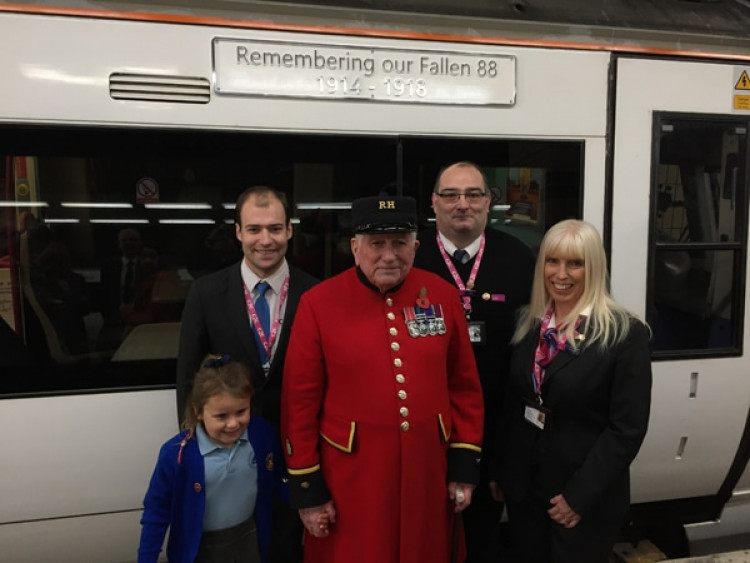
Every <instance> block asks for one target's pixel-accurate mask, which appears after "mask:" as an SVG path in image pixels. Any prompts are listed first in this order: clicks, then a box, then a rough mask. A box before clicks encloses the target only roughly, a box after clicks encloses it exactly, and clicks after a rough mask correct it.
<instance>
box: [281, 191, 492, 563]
mask: <svg viewBox="0 0 750 563" xmlns="http://www.w3.org/2000/svg"><path fill="white" fill-rule="evenodd" d="M352 219H353V226H354V233H355V235H354V237H353V238H352V240H351V248H352V252H353V254H354V258H355V263H356V267H354V268H351V269H349V270H347V271H345V272H343V273H341V274H339V275H338V276H335V277H333V278H331V279H329V280H327V281H325V282H323V283H321V284H319V285H318V286H316V287H314V288H313V289H311V290H309V291H308V292H307V293H306V294H305V295H304V296H303V297H302V299H301V301H300V304H299V309H298V312H297V317H296V319H295V322H294V326H293V328H292V332H291V339H290V342H289V348H288V351H287V356H286V365H285V369H284V377H283V379H282V381H283V388H282V422H281V423H282V436H283V440H284V449H285V456H286V461H287V467H288V470H289V474H290V493H291V500H292V504H293V506H294V507H295V508H298V509H299V512H300V517H301V518H302V521H303V523H304V525H305V528H306V537H305V561H306V562H307V563H315V562H321V563H323V562H325V563H351V562H356V563H369V562H372V563H424V562H426V561H429V562H430V563H447V562H448V561H450V560H463V559H462V553H463V545H462V544H461V542H462V541H463V540H462V538H463V534H459V533H455V532H456V528H455V526H454V518H455V517H456V513H458V512H460V511H462V510H463V509H464V508H466V507H467V506H468V505H469V504H470V503H471V495H472V491H473V489H474V487H475V484H476V483H477V481H478V477H479V459H480V454H481V447H480V445H481V443H482V421H483V406H482V405H483V402H482V391H481V387H480V384H479V378H478V375H477V368H476V364H475V361H474V354H473V352H472V348H471V343H470V342H469V337H468V330H467V327H466V320H465V317H464V314H463V310H462V308H461V304H460V301H459V299H458V298H457V296H456V290H455V288H454V287H453V286H451V285H450V284H448V283H447V282H446V281H445V280H443V279H441V278H440V277H438V276H437V275H435V274H432V273H429V272H426V271H424V270H420V269H417V268H412V264H413V262H414V255H415V252H416V249H417V246H418V244H419V243H418V241H417V240H416V230H417V223H416V205H415V202H414V200H413V199H412V198H407V197H393V196H382V197H372V198H363V199H359V200H356V201H354V202H353V204H352Z"/></svg>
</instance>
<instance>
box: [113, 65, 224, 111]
mask: <svg viewBox="0 0 750 563" xmlns="http://www.w3.org/2000/svg"><path fill="white" fill-rule="evenodd" d="M109 95H110V96H111V97H112V98H113V99H115V100H145V101H149V102H171V103H180V104H207V103H208V102H209V101H211V85H210V83H209V81H208V80H207V79H205V78H194V77H185V76H161V75H157V74H125V73H119V72H117V73H113V74H111V75H110V76H109Z"/></svg>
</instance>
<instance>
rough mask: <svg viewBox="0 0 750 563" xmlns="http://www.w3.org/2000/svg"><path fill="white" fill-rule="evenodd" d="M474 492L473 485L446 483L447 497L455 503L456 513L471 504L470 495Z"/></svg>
mask: <svg viewBox="0 0 750 563" xmlns="http://www.w3.org/2000/svg"><path fill="white" fill-rule="evenodd" d="M473 492H474V485H470V484H469V483H456V482H455V481H451V482H450V483H448V496H449V497H450V499H451V500H452V501H454V502H455V503H456V508H455V511H456V512H461V511H462V510H464V509H465V508H466V507H467V506H469V505H470V504H471V494H472V493H473Z"/></svg>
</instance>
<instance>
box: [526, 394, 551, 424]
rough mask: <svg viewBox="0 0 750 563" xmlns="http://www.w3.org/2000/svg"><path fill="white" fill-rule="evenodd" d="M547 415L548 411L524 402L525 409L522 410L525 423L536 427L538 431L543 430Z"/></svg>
mask: <svg viewBox="0 0 750 563" xmlns="http://www.w3.org/2000/svg"><path fill="white" fill-rule="evenodd" d="M549 415H550V410H549V409H546V408H544V407H543V406H542V405H540V404H537V403H532V402H528V401H527V402H526V408H525V409H524V410H523V418H524V419H525V420H526V422H528V423H529V424H532V425H534V426H536V427H537V428H539V430H544V426H545V424H547V423H548V422H549Z"/></svg>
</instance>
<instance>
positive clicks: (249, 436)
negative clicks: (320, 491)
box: [138, 355, 288, 563]
mask: <svg viewBox="0 0 750 563" xmlns="http://www.w3.org/2000/svg"><path fill="white" fill-rule="evenodd" d="M251 397H252V386H251V384H250V377H249V374H248V372H247V369H246V368H245V367H244V365H243V364H241V363H239V362H233V361H231V360H230V358H229V356H226V355H224V356H215V355H209V356H207V357H206V359H205V360H204V362H203V365H202V367H201V369H200V370H199V371H198V373H197V374H196V376H195V381H194V383H193V391H192V395H191V397H190V400H189V401H188V404H187V406H186V408H185V422H184V423H183V425H182V426H183V428H184V429H185V430H184V431H183V432H181V433H179V434H178V435H177V436H175V437H173V438H171V439H170V440H168V441H167V442H166V443H165V444H164V445H163V446H162V448H161V451H160V452H159V459H158V461H157V463H156V469H155V470H154V474H153V476H152V477H151V483H150V485H149V488H148V491H147V492H146V497H145V499H144V501H143V506H144V511H143V517H142V518H141V526H142V529H141V541H140V546H139V547H138V561H139V563H146V562H149V563H151V562H154V563H155V562H156V561H157V559H158V557H159V552H160V551H161V547H162V544H163V542H164V536H165V534H166V533H167V529H169V541H168V543H167V557H168V560H169V561H170V562H178V561H179V562H186V563H187V562H190V563H193V562H196V563H214V562H232V563H260V562H263V563H265V562H266V561H267V559H268V547H269V543H270V539H271V521H272V518H271V507H272V504H273V500H274V497H275V495H278V494H282V496H283V497H284V498H285V499H286V498H287V497H288V495H287V493H286V491H285V490H284V488H283V487H284V485H283V484H282V478H283V476H284V468H283V458H282V454H281V450H280V446H279V440H278V438H277V435H276V432H275V431H274V430H273V428H272V426H271V425H270V424H269V423H267V422H266V421H264V420H263V419H261V418H258V417H251V416H250V399H251Z"/></svg>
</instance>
